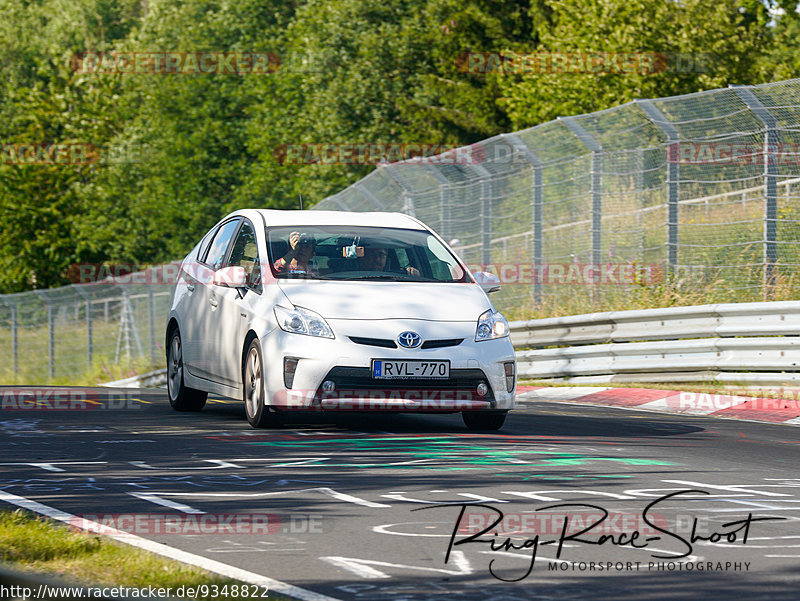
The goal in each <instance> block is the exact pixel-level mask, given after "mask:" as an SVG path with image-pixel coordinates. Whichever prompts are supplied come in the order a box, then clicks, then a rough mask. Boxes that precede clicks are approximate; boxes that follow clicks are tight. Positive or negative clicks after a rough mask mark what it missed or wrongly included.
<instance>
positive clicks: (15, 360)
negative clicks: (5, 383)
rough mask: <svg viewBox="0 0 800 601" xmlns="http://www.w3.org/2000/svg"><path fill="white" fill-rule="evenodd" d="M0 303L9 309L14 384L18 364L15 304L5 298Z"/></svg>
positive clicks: (0, 299)
mask: <svg viewBox="0 0 800 601" xmlns="http://www.w3.org/2000/svg"><path fill="white" fill-rule="evenodd" d="M0 301H1V302H3V304H5V305H7V306H8V308H9V309H11V356H12V363H13V366H14V384H16V383H17V374H18V372H19V363H18V358H17V357H18V349H19V344H18V340H17V327H18V319H17V304H16V303H15V302H13V301H9V300H7V299H5V298H0Z"/></svg>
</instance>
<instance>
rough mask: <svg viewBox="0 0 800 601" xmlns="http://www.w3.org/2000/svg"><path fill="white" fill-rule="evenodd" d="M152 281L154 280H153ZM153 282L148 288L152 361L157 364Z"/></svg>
mask: <svg viewBox="0 0 800 601" xmlns="http://www.w3.org/2000/svg"><path fill="white" fill-rule="evenodd" d="M151 279H152V278H151ZM154 285H155V284H153V282H152V281H151V282H150V283H149V284H148V287H147V293H148V296H149V301H150V361H151V362H152V363H153V364H155V362H156V360H157V354H156V298H155V295H154V294H153V286H154Z"/></svg>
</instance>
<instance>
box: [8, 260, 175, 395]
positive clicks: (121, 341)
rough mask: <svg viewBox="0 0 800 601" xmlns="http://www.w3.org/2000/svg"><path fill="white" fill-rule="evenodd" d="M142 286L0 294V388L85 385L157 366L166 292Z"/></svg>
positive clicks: (85, 286) (161, 352)
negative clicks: (38, 385)
mask: <svg viewBox="0 0 800 601" xmlns="http://www.w3.org/2000/svg"><path fill="white" fill-rule="evenodd" d="M142 273H144V274H147V273H148V272H142ZM122 279H123V280H130V279H131V278H130V277H128V278H122ZM148 279H150V278H148V277H143V278H142V283H141V284H137V283H135V282H130V283H127V282H123V283H119V284H103V283H92V284H76V285H72V286H65V287H63V288H53V289H49V290H36V291H34V292H24V293H19V294H7V295H0V356H2V361H1V362H0V382H2V383H3V384H32V383H64V384H69V383H74V382H76V381H81V382H83V383H87V384H91V383H95V381H109V380H112V379H118V378H123V377H126V376H129V375H134V374H135V373H136V371H135V370H137V369H139V371H141V370H142V369H147V368H149V367H150V366H152V365H159V364H161V363H163V357H164V348H163V347H164V342H163V340H164V327H165V323H166V321H165V320H166V315H167V311H168V309H169V303H170V300H171V293H172V286H170V285H169V284H160V283H153V282H152V281H148Z"/></svg>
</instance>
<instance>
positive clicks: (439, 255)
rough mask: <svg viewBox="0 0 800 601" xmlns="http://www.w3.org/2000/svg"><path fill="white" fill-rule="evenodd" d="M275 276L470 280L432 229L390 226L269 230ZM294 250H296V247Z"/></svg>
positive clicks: (271, 259)
mask: <svg viewBox="0 0 800 601" xmlns="http://www.w3.org/2000/svg"><path fill="white" fill-rule="evenodd" d="M267 244H268V248H269V259H270V265H271V266H272V270H273V274H274V275H275V277H279V278H280V277H283V278H310V279H321V280H364V281H404V282H405V281H408V282H445V283H452V282H467V281H469V278H468V276H467V274H466V272H465V270H464V268H463V267H462V266H461V264H460V263H459V261H458V259H456V257H455V256H453V254H452V253H451V252H450V251H449V250H448V249H447V248H446V247H445V246H444V245H443V244H442V243H441V242H440V241H439V240H438V239H437V238H436V237H435V236H433V235H431V233H430V232H428V231H425V230H407V229H400V228H384V227H354V226H327V225H322V226H289V227H272V228H267ZM292 248H293V250H291V249H292Z"/></svg>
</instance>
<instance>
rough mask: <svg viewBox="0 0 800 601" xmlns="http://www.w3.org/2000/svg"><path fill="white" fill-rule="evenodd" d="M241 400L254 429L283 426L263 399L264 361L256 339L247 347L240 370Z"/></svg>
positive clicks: (278, 416)
mask: <svg viewBox="0 0 800 601" xmlns="http://www.w3.org/2000/svg"><path fill="white" fill-rule="evenodd" d="M242 400H243V401H244V412H245V414H246V415H247V421H248V422H249V423H250V425H251V426H253V427H254V428H279V427H281V426H282V425H283V416H282V415H281V414H280V413H278V412H276V411H275V410H274V409H273V408H272V407H270V406H269V405H268V404H267V403H266V402H265V399H264V360H263V356H262V353H261V343H260V342H259V341H258V338H254V339H253V341H252V342H251V343H250V346H249V347H247V354H246V355H245V360H244V367H243V368H242Z"/></svg>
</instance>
